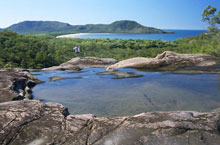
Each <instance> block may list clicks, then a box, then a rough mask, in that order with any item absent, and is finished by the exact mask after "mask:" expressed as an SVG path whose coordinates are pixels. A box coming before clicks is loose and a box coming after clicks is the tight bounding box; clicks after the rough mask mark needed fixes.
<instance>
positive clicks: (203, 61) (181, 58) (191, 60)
mask: <svg viewBox="0 0 220 145" xmlns="http://www.w3.org/2000/svg"><path fill="white" fill-rule="evenodd" d="M219 61H220V58H216V57H213V56H209V55H204V54H178V53H174V52H171V51H165V52H163V53H162V54H159V55H157V57H155V58H144V57H136V58H131V59H127V60H123V61H120V62H118V63H116V64H113V65H111V66H108V67H107V70H108V71H114V70H116V69H119V68H146V69H153V70H162V71H163V70H164V71H174V70H178V69H181V68H185V67H201V68H203V67H207V66H215V65H217V64H218V63H219ZM213 69H214V67H213ZM216 69H217V70H218V71H219V68H216ZM213 71H214V70H213Z"/></svg>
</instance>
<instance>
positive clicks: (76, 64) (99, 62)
mask: <svg viewBox="0 0 220 145" xmlns="http://www.w3.org/2000/svg"><path fill="white" fill-rule="evenodd" d="M116 62H117V60H115V59H112V58H96V57H76V58H73V59H71V60H69V61H67V62H65V63H62V64H61V65H59V66H53V67H50V68H45V69H43V70H71V71H80V70H81V69H83V68H90V67H107V66H109V65H112V64H115V63H116Z"/></svg>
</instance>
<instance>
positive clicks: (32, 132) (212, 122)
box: [0, 100, 220, 145]
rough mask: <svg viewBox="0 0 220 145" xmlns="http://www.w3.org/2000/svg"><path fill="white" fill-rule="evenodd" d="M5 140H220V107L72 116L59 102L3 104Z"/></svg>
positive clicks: (77, 143)
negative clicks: (203, 111)
mask: <svg viewBox="0 0 220 145" xmlns="http://www.w3.org/2000/svg"><path fill="white" fill-rule="evenodd" d="M0 120H1V121H0V129H1V130H0V144H1V145H6V144H7V145H20V144H22V145H44V144H45V145H46V144H56V145H61V144H62V145H90V144H94V145H139V144H143V145H144V144H146V145H174V144H175V145H203V144H204V145H219V144H220V112H218V111H216V112H207V113H199V112H194V111H179V112H149V113H142V114H139V115H135V116H130V117H128V116H127V117H116V118H106V117H95V116H94V115H91V114H85V115H69V113H68V110H67V108H65V107H64V106H62V105H60V104H57V103H46V104H44V103H42V102H40V101H37V100H25V101H13V102H5V103H0Z"/></svg>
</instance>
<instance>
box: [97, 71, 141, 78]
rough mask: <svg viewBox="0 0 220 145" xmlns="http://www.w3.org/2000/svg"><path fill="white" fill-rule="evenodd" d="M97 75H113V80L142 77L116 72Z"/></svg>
mask: <svg viewBox="0 0 220 145" xmlns="http://www.w3.org/2000/svg"><path fill="white" fill-rule="evenodd" d="M98 75H113V76H114V77H113V79H123V78H138V77H143V75H139V74H135V73H133V72H117V71H105V72H100V73H98Z"/></svg>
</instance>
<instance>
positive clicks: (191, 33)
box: [63, 30, 207, 41]
mask: <svg viewBox="0 0 220 145" xmlns="http://www.w3.org/2000/svg"><path fill="white" fill-rule="evenodd" d="M167 31H172V32H175V34H109V33H89V34H76V35H72V36H71V35H70V36H69V37H72V38H90V39H96V38H109V39H124V40H128V39H149V40H166V41H175V40H177V39H179V38H185V37H189V36H196V35H199V34H201V33H203V32H207V30H167ZM63 36H66V35H63Z"/></svg>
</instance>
